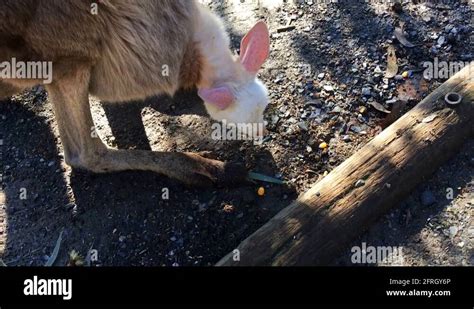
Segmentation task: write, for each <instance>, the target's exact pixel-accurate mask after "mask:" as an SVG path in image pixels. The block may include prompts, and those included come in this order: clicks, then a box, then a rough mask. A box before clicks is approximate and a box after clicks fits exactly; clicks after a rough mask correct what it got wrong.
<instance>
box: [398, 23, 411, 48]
mask: <svg viewBox="0 0 474 309" xmlns="http://www.w3.org/2000/svg"><path fill="white" fill-rule="evenodd" d="M394 34H395V37H396V38H397V40H398V41H399V42H400V43H401V44H402V45H403V46H405V47H410V48H411V47H415V45H413V44H412V43H411V42H410V41H408V40H407V38H406V37H405V34H403V30H402V29H401V28H395V33H394Z"/></svg>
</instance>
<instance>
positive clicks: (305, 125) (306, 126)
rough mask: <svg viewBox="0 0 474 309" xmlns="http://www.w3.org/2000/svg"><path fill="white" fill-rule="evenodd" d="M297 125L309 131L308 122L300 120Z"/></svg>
mask: <svg viewBox="0 0 474 309" xmlns="http://www.w3.org/2000/svg"><path fill="white" fill-rule="evenodd" d="M297 125H298V127H299V128H300V129H301V130H303V131H308V125H307V124H306V122H304V121H301V122H298V124H297Z"/></svg>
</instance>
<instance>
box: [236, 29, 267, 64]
mask: <svg viewBox="0 0 474 309" xmlns="http://www.w3.org/2000/svg"><path fill="white" fill-rule="evenodd" d="M269 53H270V35H269V33H268V27H267V24H265V22H263V21H259V22H258V23H256V24H255V26H253V28H252V29H251V30H250V31H249V32H248V33H247V34H246V35H245V36H244V38H243V39H242V42H241V43H240V62H241V63H242V65H243V66H244V68H245V69H246V70H247V71H248V72H250V73H257V72H258V70H259V69H260V68H261V66H262V64H263V63H264V62H265V60H266V59H267V58H268V55H269Z"/></svg>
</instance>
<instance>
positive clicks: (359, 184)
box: [355, 179, 365, 188]
mask: <svg viewBox="0 0 474 309" xmlns="http://www.w3.org/2000/svg"><path fill="white" fill-rule="evenodd" d="M363 185H365V181H364V180H362V179H359V180H357V181H356V183H355V187H356V188H359V187H362V186H363Z"/></svg>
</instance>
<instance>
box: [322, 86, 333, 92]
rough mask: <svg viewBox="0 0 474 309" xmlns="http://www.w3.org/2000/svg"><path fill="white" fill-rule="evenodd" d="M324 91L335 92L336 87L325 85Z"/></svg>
mask: <svg viewBox="0 0 474 309" xmlns="http://www.w3.org/2000/svg"><path fill="white" fill-rule="evenodd" d="M323 89H324V90H325V91H327V92H333V91H334V87H333V86H330V85H324V87H323Z"/></svg>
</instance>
